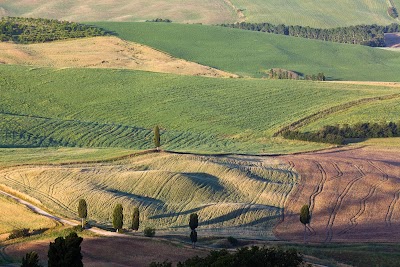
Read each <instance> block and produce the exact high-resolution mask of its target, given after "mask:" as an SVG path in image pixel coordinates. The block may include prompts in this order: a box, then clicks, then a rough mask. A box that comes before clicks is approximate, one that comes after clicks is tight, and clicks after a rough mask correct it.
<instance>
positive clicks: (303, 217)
mask: <svg viewBox="0 0 400 267" xmlns="http://www.w3.org/2000/svg"><path fill="white" fill-rule="evenodd" d="M310 220H311V215H310V209H309V207H308V205H304V206H303V207H301V210H300V222H301V223H302V224H309V223H310Z"/></svg>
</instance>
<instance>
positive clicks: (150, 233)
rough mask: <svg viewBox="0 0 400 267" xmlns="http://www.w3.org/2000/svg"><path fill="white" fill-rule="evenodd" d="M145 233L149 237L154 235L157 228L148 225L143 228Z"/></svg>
mask: <svg viewBox="0 0 400 267" xmlns="http://www.w3.org/2000/svg"><path fill="white" fill-rule="evenodd" d="M143 234H144V236H147V237H153V236H155V235H156V229H154V228H151V227H146V228H144V230H143Z"/></svg>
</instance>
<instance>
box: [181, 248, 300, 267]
mask: <svg viewBox="0 0 400 267" xmlns="http://www.w3.org/2000/svg"><path fill="white" fill-rule="evenodd" d="M302 263H303V259H302V257H301V255H300V254H299V253H297V251H296V250H293V249H290V250H283V249H281V248H275V247H271V248H266V247H262V248H260V247H256V246H253V247H251V248H249V247H245V248H241V249H238V250H237V251H236V252H235V253H232V254H230V253H229V252H228V251H226V250H220V251H211V252H210V253H209V255H208V256H206V257H205V258H200V257H198V256H195V257H193V258H190V259H188V260H186V261H185V262H179V263H178V265H177V266H178V267H200V266H213V267H262V266H282V267H283V266H288V267H289V266H290V267H295V266H300V265H301V264H302Z"/></svg>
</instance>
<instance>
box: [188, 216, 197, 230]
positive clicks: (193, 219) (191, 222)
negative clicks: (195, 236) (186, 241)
mask: <svg viewBox="0 0 400 267" xmlns="http://www.w3.org/2000/svg"><path fill="white" fill-rule="evenodd" d="M198 226H199V216H198V215H197V213H192V214H190V218H189V227H190V229H191V230H192V231H193V230H195V229H196V228H197V227H198Z"/></svg>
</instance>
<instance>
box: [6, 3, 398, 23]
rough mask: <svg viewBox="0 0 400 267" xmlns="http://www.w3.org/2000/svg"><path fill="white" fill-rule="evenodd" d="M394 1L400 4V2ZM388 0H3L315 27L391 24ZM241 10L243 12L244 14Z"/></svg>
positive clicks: (43, 10)
mask: <svg viewBox="0 0 400 267" xmlns="http://www.w3.org/2000/svg"><path fill="white" fill-rule="evenodd" d="M393 3H394V4H395V5H396V6H397V8H398V7H399V6H400V1H399V0H393ZM388 7H389V3H388V2H387V1H374V0H356V1H351V2H349V1H345V0H339V1H336V2H334V3H332V2H330V1H327V0H322V1H318V2H315V1H301V0H295V1H284V2H282V1H278V0H272V1H262V0H251V1H248V0H247V1H244V0H231V1H224V0H216V1H212V0H206V1H201V2H198V1H193V0H188V1H185V2H184V4H183V3H182V2H181V1H176V0H172V1H168V2H166V1H160V0H150V1H146V2H144V1H143V0H134V1H128V0H121V1H115V0H111V1H110V0H108V1H105V0H103V1H94V0H88V1H86V2H85V4H82V3H81V2H79V1H76V0H73V1H68V3H66V2H65V1H61V0H55V1H51V2H49V1H44V0H38V1H25V0H14V1H12V0H5V1H2V6H1V9H0V15H6V16H26V17H45V18H59V19H64V20H75V21H89V20H91V21H100V20H102V21H104V20H107V21H143V20H148V19H155V18H168V19H172V20H173V21H175V22H181V23H199V22H201V23H205V24H216V23H223V22H235V21H239V20H243V19H244V20H246V21H249V22H272V23H276V24H279V23H285V24H292V25H296V24H299V25H304V26H307V25H308V26H314V27H338V26H345V25H355V24H373V23H376V24H390V23H392V22H395V20H393V19H392V18H391V17H389V16H388V14H387V8H388ZM238 9H240V10H242V13H243V14H244V16H243V17H240V16H239V14H238Z"/></svg>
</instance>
